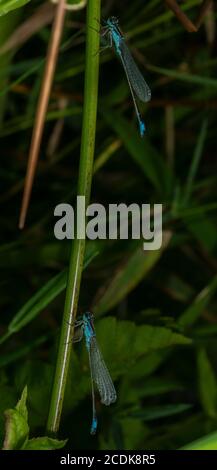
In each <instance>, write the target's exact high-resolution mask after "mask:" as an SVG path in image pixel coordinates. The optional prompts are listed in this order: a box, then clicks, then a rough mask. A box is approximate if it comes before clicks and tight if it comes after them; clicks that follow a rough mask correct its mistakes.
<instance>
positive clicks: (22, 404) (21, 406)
mask: <svg viewBox="0 0 217 470" xmlns="http://www.w3.org/2000/svg"><path fill="white" fill-rule="evenodd" d="M26 400H27V386H25V388H24V390H23V393H22V395H21V398H20V400H19V401H18V403H17V404H16V410H17V411H18V412H19V413H20V414H21V415H22V417H23V418H24V419H25V420H26V421H28V411H27V406H26Z"/></svg>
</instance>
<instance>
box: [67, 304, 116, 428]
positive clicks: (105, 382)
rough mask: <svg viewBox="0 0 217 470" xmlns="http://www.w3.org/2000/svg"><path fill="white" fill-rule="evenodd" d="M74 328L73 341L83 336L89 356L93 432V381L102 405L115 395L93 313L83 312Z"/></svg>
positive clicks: (109, 401) (113, 399)
mask: <svg viewBox="0 0 217 470" xmlns="http://www.w3.org/2000/svg"><path fill="white" fill-rule="evenodd" d="M75 328H77V331H75V335H74V339H73V342H78V341H81V339H82V338H83V336H84V337H85V343H86V348H87V351H88V356H89V364H90V376H91V389H92V403H93V416H92V424H91V430H90V433H91V434H95V433H96V430H97V415H96V405H95V393H94V383H95V384H96V386H97V388H98V390H99V394H100V398H101V403H103V404H104V405H107V406H108V405H110V404H111V403H114V402H115V401H116V399H117V395H116V391H115V387H114V385H113V382H112V379H111V377H110V374H109V371H108V369H107V367H106V365H105V362H104V360H103V357H102V354H101V352H100V350H99V347H98V343H97V340H96V333H95V329H94V324H93V315H92V314H91V313H90V312H87V313H84V314H83V315H82V317H81V320H77V321H75Z"/></svg>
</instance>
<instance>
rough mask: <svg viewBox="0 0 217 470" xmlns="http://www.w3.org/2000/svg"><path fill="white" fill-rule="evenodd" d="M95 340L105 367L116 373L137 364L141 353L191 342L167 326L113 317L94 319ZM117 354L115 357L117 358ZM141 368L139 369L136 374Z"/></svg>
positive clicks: (123, 372)
mask: <svg viewBox="0 0 217 470" xmlns="http://www.w3.org/2000/svg"><path fill="white" fill-rule="evenodd" d="M95 326H96V333H97V340H98V343H99V345H100V348H101V349H102V353H103V357H104V359H105V361H106V364H108V366H109V368H110V369H111V370H112V371H113V372H114V376H115V377H118V376H120V375H122V374H126V364H127V365H128V367H129V373H130V371H131V369H132V370H133V367H134V365H135V367H137V365H138V363H139V360H140V359H142V358H143V357H144V356H145V355H147V354H149V353H153V352H155V351H157V350H160V349H165V348H169V347H171V346H174V345H188V344H191V339H189V338H186V337H185V336H183V335H181V334H178V333H175V332H173V331H172V330H170V329H169V328H165V327H160V326H151V325H135V323H133V322H131V321H117V319H116V318H114V317H107V318H103V319H102V320H101V321H99V322H96V325H95ZM117 358H118V361H117ZM141 374H142V372H141V371H140V377H141Z"/></svg>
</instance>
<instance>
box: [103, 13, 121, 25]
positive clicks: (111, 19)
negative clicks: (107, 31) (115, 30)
mask: <svg viewBox="0 0 217 470" xmlns="http://www.w3.org/2000/svg"><path fill="white" fill-rule="evenodd" d="M105 24H106V25H107V26H110V27H112V26H118V25H119V21H118V18H117V17H116V16H110V17H109V18H108V19H107V20H106V22H105Z"/></svg>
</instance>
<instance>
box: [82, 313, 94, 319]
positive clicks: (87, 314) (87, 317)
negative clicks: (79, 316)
mask: <svg viewBox="0 0 217 470" xmlns="http://www.w3.org/2000/svg"><path fill="white" fill-rule="evenodd" d="M83 316H84V317H85V319H86V320H89V321H90V320H93V313H91V312H85V313H84V315H83Z"/></svg>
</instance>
